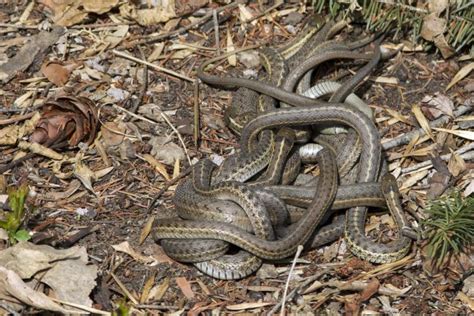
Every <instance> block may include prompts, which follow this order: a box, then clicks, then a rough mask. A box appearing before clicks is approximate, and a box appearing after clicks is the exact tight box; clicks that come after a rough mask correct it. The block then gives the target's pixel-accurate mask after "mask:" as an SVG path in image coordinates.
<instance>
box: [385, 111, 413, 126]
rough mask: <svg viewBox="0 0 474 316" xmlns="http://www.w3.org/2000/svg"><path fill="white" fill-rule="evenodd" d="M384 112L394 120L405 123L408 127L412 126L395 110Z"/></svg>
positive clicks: (410, 122)
mask: <svg viewBox="0 0 474 316" xmlns="http://www.w3.org/2000/svg"><path fill="white" fill-rule="evenodd" d="M384 110H385V111H387V112H388V114H390V115H391V116H393V117H394V118H396V119H397V120H399V121H401V122H403V123H405V124H409V125H413V122H412V121H411V120H410V119H409V118H408V117H406V116H404V115H401V114H400V113H398V112H397V111H395V110H392V109H388V108H387V109H384Z"/></svg>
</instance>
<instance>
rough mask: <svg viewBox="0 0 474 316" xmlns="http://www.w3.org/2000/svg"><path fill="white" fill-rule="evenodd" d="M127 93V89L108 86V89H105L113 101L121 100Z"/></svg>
mask: <svg viewBox="0 0 474 316" xmlns="http://www.w3.org/2000/svg"><path fill="white" fill-rule="evenodd" d="M129 94H130V93H129V92H128V91H126V90H123V89H119V88H115V87H110V88H109V90H107V95H108V96H109V97H111V98H112V99H114V100H115V101H123V100H125V99H126V98H127V97H128V95H129Z"/></svg>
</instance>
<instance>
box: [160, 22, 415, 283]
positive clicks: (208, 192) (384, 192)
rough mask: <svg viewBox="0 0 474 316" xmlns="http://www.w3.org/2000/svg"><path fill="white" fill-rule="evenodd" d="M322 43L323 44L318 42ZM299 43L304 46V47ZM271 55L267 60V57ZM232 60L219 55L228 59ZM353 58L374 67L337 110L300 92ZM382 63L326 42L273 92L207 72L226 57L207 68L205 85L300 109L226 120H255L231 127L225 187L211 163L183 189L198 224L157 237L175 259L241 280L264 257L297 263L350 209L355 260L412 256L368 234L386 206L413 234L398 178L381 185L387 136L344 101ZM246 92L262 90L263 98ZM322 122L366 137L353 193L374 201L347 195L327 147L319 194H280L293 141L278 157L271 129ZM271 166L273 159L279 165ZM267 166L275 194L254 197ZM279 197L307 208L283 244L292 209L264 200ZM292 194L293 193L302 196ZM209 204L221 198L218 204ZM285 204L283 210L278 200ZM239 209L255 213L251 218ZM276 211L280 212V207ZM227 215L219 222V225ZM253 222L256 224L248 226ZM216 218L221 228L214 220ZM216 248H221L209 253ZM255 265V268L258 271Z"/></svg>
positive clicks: (166, 225) (398, 244)
mask: <svg viewBox="0 0 474 316" xmlns="http://www.w3.org/2000/svg"><path fill="white" fill-rule="evenodd" d="M325 27H326V26H325ZM316 34H319V33H316ZM319 35H320V34H319ZM315 37H317V36H314V37H313V38H315ZM321 37H323V38H324V39H326V35H324V34H323V35H320V37H319V39H318V40H319V41H321ZM326 43H327V44H326ZM294 45H299V43H298V44H294ZM313 46H314V45H313ZM354 46H355V45H354ZM305 47H307V46H305ZM287 51H289V52H292V53H293V52H294V51H293V50H292V46H289V47H288V48H287ZM313 53H314V51H313ZM263 56H266V55H265V54H263ZM223 57H224V56H220V57H219V59H220V58H223ZM345 58H347V59H364V60H369V62H368V63H367V64H366V65H365V66H364V67H362V68H361V69H360V70H359V71H358V72H357V74H356V75H355V76H354V77H352V78H351V79H349V80H348V81H347V82H345V83H344V84H343V85H342V86H339V87H337V88H336V91H335V93H334V94H333V95H332V97H331V99H330V101H331V102H333V103H326V102H323V101H318V100H314V99H311V98H307V97H305V96H302V95H298V94H295V93H294V92H293V91H294V89H295V87H296V86H297V84H298V82H299V80H300V78H301V77H303V76H304V74H305V73H307V72H308V70H310V69H312V68H314V67H315V66H317V65H319V64H321V63H322V62H325V61H327V60H331V59H345ZM379 59H380V51H379V49H378V46H377V47H376V51H375V53H374V54H360V53H355V52H353V51H351V50H350V49H349V48H347V47H343V46H341V45H340V44H337V43H333V42H330V41H329V42H325V43H324V44H323V45H319V51H318V50H316V55H312V56H311V57H309V58H307V59H305V60H304V61H303V62H302V63H300V64H299V65H298V66H295V67H294V68H293V69H292V71H291V72H290V73H289V75H288V77H287V78H286V80H285V81H284V83H283V84H282V87H281V88H279V87H278V86H279V85H280V84H281V83H279V82H278V83H275V82H273V84H272V82H271V81H270V82H258V81H253V80H248V79H242V78H232V77H224V78H221V77H217V76H213V75H209V74H207V73H206V72H205V71H204V69H205V67H206V66H207V65H210V64H211V63H213V62H215V61H216V60H217V59H211V60H209V61H207V62H205V63H204V64H203V65H202V66H201V67H200V68H199V69H198V73H197V75H198V77H199V78H200V79H201V80H202V81H204V82H206V83H208V84H210V85H214V86H219V87H222V88H239V89H240V91H241V92H240V93H241V96H242V98H243V99H245V96H246V95H251V94H252V95H253V96H251V98H253V99H255V96H257V98H259V101H258V104H264V103H265V102H267V104H269V103H268V102H271V99H270V98H269V97H271V98H274V99H276V100H279V101H281V102H284V103H286V104H288V105H289V106H291V108H279V109H276V108H274V106H271V105H270V106H268V105H267V106H262V105H261V106H258V105H257V109H256V110H255V111H253V112H252V111H247V112H243V113H242V112H241V113H240V114H237V115H236V114H235V113H231V114H229V115H227V117H226V120H227V121H232V120H233V118H234V115H236V116H238V115H242V116H243V117H245V116H247V118H249V119H252V120H251V121H250V122H248V124H247V125H245V127H244V128H243V129H242V125H240V126H239V124H238V121H236V120H234V121H232V124H231V125H233V127H234V129H235V130H238V131H239V132H241V153H240V155H239V156H238V158H234V160H233V161H231V160H229V163H228V166H227V167H225V168H223V169H221V170H224V172H221V173H220V175H217V177H216V179H217V180H214V179H211V175H212V172H213V169H214V168H215V166H213V164H212V163H210V162H209V161H206V160H204V161H202V162H201V163H199V164H198V165H197V166H195V168H194V170H195V172H194V176H193V180H192V181H187V182H186V183H184V184H182V185H181V186H180V187H178V189H177V192H176V196H175V203H176V204H177V205H179V204H180V205H181V208H182V209H186V210H187V211H188V213H187V214H186V215H184V216H183V215H182V216H181V217H182V218H184V219H192V221H189V220H176V219H166V220H160V221H159V222H158V223H157V225H156V228H155V232H154V234H155V238H156V239H157V240H161V241H162V244H163V246H164V248H165V250H166V251H167V253H168V254H170V255H171V256H172V257H175V258H176V259H178V260H180V261H187V262H198V263H195V265H196V266H197V267H198V268H199V269H200V270H202V271H204V272H205V273H207V274H210V275H212V276H214V277H217V278H223V279H235V278H242V277H245V276H246V275H248V274H250V273H252V272H253V271H254V270H255V267H257V268H258V266H259V265H260V263H261V259H268V260H275V259H280V258H285V257H288V256H290V255H292V254H293V253H294V252H295V250H296V247H297V246H298V245H300V244H306V243H308V241H309V240H310V238H311V236H312V235H313V233H314V231H315V230H316V228H317V227H318V225H319V224H320V223H321V221H322V219H323V217H325V215H326V213H327V211H328V210H329V209H330V208H332V209H339V207H346V208H347V207H351V209H350V210H349V211H348V212H347V215H346V223H345V228H344V234H345V239H346V241H347V243H348V245H349V247H350V249H351V251H352V252H353V253H355V254H356V255H358V256H359V257H361V258H364V259H367V260H369V261H372V262H391V261H394V260H397V259H399V258H401V257H403V256H404V255H405V254H406V253H407V252H408V251H409V248H410V243H411V241H410V239H409V238H407V237H405V236H401V235H400V236H399V237H398V238H397V239H396V240H395V241H394V242H391V243H389V244H380V243H376V242H374V241H372V240H370V239H369V238H368V237H367V236H366V235H365V229H364V228H365V219H366V212H367V209H366V206H382V205H384V204H385V203H386V205H387V207H388V209H389V210H390V212H391V213H392V214H393V216H394V217H395V222H396V223H397V225H398V226H399V229H400V230H403V229H408V224H407V222H406V220H405V217H404V215H403V210H402V209H401V205H400V202H399V193H398V187H397V184H396V181H395V179H394V178H393V177H392V176H390V175H385V176H384V177H382V180H381V185H378V184H375V182H376V181H377V179H378V174H379V166H380V156H381V148H380V139H379V136H378V132H377V130H376V128H375V126H374V124H373V122H372V121H371V119H370V118H368V117H367V115H365V114H364V113H362V112H361V111H360V110H359V109H358V108H355V107H354V106H352V105H349V104H345V103H341V101H343V100H345V99H346V97H347V96H348V95H349V94H350V92H351V91H352V90H353V88H354V87H355V86H356V85H357V84H358V83H359V82H360V81H361V80H362V79H363V78H364V77H365V76H366V75H367V74H368V73H369V72H370V71H371V70H372V69H373V67H375V65H376V64H377V63H378V60H379ZM267 64H271V62H267ZM266 69H267V71H268V72H269V73H271V67H270V66H267V67H266ZM281 76H282V75H280V77H281ZM300 85H302V86H304V83H303V82H302V83H301V84H300ZM243 89H247V90H243ZM245 91H255V93H254V92H245ZM249 93H250V94H249ZM257 93H261V94H262V95H264V97H259V96H258V94H257ZM266 96H269V97H266ZM265 98H266V101H265ZM237 99H238V98H237ZM320 123H330V124H334V123H336V124H342V125H345V126H348V127H350V128H352V129H353V130H354V131H355V133H354V135H356V136H358V138H355V139H356V140H358V141H359V142H360V143H361V146H362V152H361V158H360V169H359V173H358V175H357V183H358V184H357V185H354V187H352V192H357V191H358V190H361V189H362V188H363V189H365V190H366V191H368V193H367V194H366V195H362V194H358V195H356V196H354V195H352V196H348V195H344V194H347V193H341V194H339V196H338V192H339V191H338V188H337V173H338V171H337V167H336V164H335V158H334V153H332V152H331V150H328V149H322V150H321V151H320V152H319V153H318V154H317V156H316V160H317V161H318V164H319V167H320V176H319V178H318V186H317V189H314V188H313V189H308V188H306V189H305V190H306V191H304V189H301V190H300V191H298V188H293V191H292V190H291V189H290V188H286V187H279V186H271V184H275V181H278V180H279V175H278V174H279V173H280V172H281V166H283V160H286V159H287V157H288V154H289V150H288V148H287V146H286V145H285V144H286V143H285V142H277V144H281V148H280V149H279V150H274V146H275V139H274V136H272V132H271V131H272V130H278V129H280V128H284V127H288V126H290V127H292V128H298V127H305V126H311V125H314V124H320ZM265 135H267V136H265ZM268 135H269V136H268ZM270 159H272V161H271V162H270ZM239 161H240V162H239ZM269 164H270V165H269ZM267 165H269V167H268V169H267V172H266V176H264V177H263V180H257V181H256V183H258V184H259V185H262V186H264V185H270V186H267V187H266V188H267V189H266V190H262V189H255V190H251V189H249V188H248V186H247V184H245V185H244V184H242V183H241V182H244V181H247V180H249V179H250V178H251V177H252V176H253V175H255V174H256V173H257V172H259V171H260V170H263V169H264V168H265V167H266V166H267ZM229 166H230V167H229ZM276 166H280V167H276ZM229 170H230V171H229ZM269 170H270V171H269ZM230 180H232V181H230ZM249 183H252V182H249ZM255 192H257V193H255ZM271 192H273V193H274V194H275V195H277V196H280V197H281V198H282V199H283V200H285V201H293V202H294V201H297V202H296V203H299V204H298V205H300V206H305V207H307V208H308V209H307V210H306V211H305V212H304V214H303V215H302V217H301V218H300V219H299V220H298V221H297V222H296V223H294V224H292V225H291V226H290V228H288V229H286V232H285V233H282V234H279V238H278V239H275V232H274V227H278V226H279V225H282V224H284V222H285V221H287V218H286V217H287V215H285V214H283V215H280V216H277V215H275V214H282V212H283V213H284V212H285V211H282V212H280V213H278V212H268V211H267V208H271V206H269V205H265V204H266V203H265V202H264V201H265V199H263V198H262V197H263V196H264V195H265V194H267V195H268V196H270V198H269V200H272V199H273V201H276V200H278V199H276V198H275V196H274V195H273V194H272V193H271ZM288 192H292V194H293V195H291V194H290V193H288ZM308 192H309V193H308ZM341 192H347V191H341ZM195 193H198V194H197V196H198V197H199V198H198V199H197V200H196V199H194V201H193V197H192V194H195ZM256 194H257V195H256ZM305 194H306V195H305ZM311 194H312V195H311ZM195 195H196V194H195ZM271 196H273V197H271ZM311 197H312V198H311ZM208 198H212V202H211V201H210V200H209V199H208ZM259 198H260V199H259ZM342 201H343V202H342ZM333 202H334V203H333ZM276 203H277V204H278V202H276ZM268 204H270V203H268ZM239 205H240V206H241V207H242V209H243V210H244V211H245V212H246V214H244V215H242V212H240V211H239V210H240V207H239ZM274 208H280V209H281V207H274ZM229 209H230V210H232V209H233V210H235V211H230V213H232V214H234V215H235V216H230V215H229V211H228V210H229ZM202 210H206V212H208V211H209V210H210V211H211V214H213V215H209V213H208V214H205V213H203V212H201V213H200V212H199V211H202ZM272 216H273V218H272ZM219 217H220V219H217V218H219ZM276 217H279V218H276ZM226 218H227V219H228V218H232V219H231V222H230V223H227V222H226ZM248 218H251V219H252V220H248ZM216 219H217V220H218V221H215V220H216ZM243 222H246V225H245V227H246V229H242V228H241V227H244V225H243V224H241V223H243ZM236 224H237V225H236ZM241 225H242V226H241ZM340 227H341V226H340V225H336V226H334V227H330V228H328V229H324V228H323V229H321V230H320V232H319V233H318V234H317V235H315V237H314V239H313V240H312V241H311V244H312V245H313V246H314V245H319V244H322V243H324V241H325V240H330V239H334V235H335V234H337V231H340V230H341V228H340ZM254 234H255V235H254ZM337 236H338V235H337ZM336 238H337V237H336ZM180 240H185V242H180ZM209 243H211V244H212V246H209ZM228 243H231V244H233V245H236V246H238V247H239V248H241V249H243V251H240V252H239V253H240V254H241V256H240V257H239V259H238V260H237V261H236V257H235V256H233V255H225V253H226V252H227V250H228V247H229V245H228ZM216 258H219V259H216ZM251 265H253V266H252V267H251Z"/></svg>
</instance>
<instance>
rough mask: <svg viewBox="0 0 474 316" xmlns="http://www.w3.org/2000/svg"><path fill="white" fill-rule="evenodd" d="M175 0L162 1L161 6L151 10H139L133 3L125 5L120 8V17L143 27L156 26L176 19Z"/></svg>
mask: <svg viewBox="0 0 474 316" xmlns="http://www.w3.org/2000/svg"><path fill="white" fill-rule="evenodd" d="M174 7H175V4H174V0H169V1H162V2H161V5H160V6H157V7H154V8H151V9H141V10H137V9H136V7H135V6H134V5H133V4H131V3H124V4H123V5H121V6H120V15H122V16H123V17H125V18H131V19H134V20H135V21H137V22H138V24H140V25H143V26H150V25H156V24H158V23H162V22H167V21H168V20H170V19H171V18H174V17H176V13H175V9H174Z"/></svg>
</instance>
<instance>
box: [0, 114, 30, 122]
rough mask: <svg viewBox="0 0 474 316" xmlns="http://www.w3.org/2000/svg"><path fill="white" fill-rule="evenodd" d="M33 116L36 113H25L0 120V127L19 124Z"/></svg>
mask: <svg viewBox="0 0 474 316" xmlns="http://www.w3.org/2000/svg"><path fill="white" fill-rule="evenodd" d="M35 114H36V112H30V113H26V114H23V115H16V116H14V117H10V118H8V119H4V120H0V125H8V124H12V123H17V122H21V121H24V120H27V119H29V118H32V117H33V116H34V115H35Z"/></svg>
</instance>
